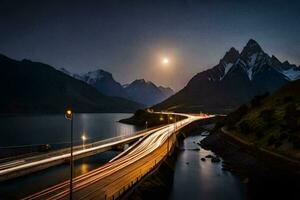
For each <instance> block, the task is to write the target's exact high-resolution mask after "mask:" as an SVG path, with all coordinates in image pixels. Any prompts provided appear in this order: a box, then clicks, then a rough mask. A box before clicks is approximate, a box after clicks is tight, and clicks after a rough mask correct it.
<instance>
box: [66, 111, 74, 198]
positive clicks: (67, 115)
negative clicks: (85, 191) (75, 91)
mask: <svg viewBox="0 0 300 200" xmlns="http://www.w3.org/2000/svg"><path fill="white" fill-rule="evenodd" d="M65 118H66V119H67V120H70V121H71V123H70V124H71V144H70V145H71V156H70V171H71V172H70V200H72V199H73V113H72V110H70V109H69V110H67V111H66V113H65Z"/></svg>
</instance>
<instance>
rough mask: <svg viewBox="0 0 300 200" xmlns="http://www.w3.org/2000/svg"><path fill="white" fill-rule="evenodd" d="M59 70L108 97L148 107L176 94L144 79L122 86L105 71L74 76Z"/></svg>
mask: <svg viewBox="0 0 300 200" xmlns="http://www.w3.org/2000/svg"><path fill="white" fill-rule="evenodd" d="M58 70H60V71H62V72H63V73H65V74H67V75H69V76H72V77H74V78H76V79H78V80H81V81H84V82H86V83H88V84H89V85H91V86H93V87H95V88H96V89H97V90H98V91H99V92H101V93H103V94H105V95H107V96H115V97H122V98H125V99H128V100H131V101H135V102H138V103H141V104H144V105H148V106H151V105H154V104H156V103H159V102H160V101H163V100H164V99H166V98H168V97H169V96H171V95H173V94H174V91H173V90H172V89H171V88H169V87H163V86H157V85H156V84H154V83H153V82H151V81H146V80H144V79H136V80H134V81H132V82H131V83H129V84H125V85H121V84H120V83H119V82H117V81H116V80H115V79H114V78H113V75H112V74H111V73H110V72H107V71H105V70H103V69H97V70H94V71H89V72H87V73H84V74H81V75H79V74H72V73H71V72H69V71H68V70H66V69H64V68H61V69H58ZM141 94H143V95H141Z"/></svg>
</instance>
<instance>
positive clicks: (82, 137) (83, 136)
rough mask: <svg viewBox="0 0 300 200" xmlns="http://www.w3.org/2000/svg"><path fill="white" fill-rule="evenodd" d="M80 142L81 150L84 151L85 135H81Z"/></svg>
mask: <svg viewBox="0 0 300 200" xmlns="http://www.w3.org/2000/svg"><path fill="white" fill-rule="evenodd" d="M81 140H82V149H84V142H85V141H86V136H85V134H83V135H82V136H81Z"/></svg>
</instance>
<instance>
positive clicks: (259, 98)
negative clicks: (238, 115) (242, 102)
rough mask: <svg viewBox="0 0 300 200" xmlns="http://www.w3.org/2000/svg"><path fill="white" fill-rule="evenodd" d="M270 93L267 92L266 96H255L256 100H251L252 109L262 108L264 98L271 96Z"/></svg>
mask: <svg viewBox="0 0 300 200" xmlns="http://www.w3.org/2000/svg"><path fill="white" fill-rule="evenodd" d="M269 95H270V93H269V92H266V93H265V94H263V95H257V96H254V98H253V99H252V100H251V107H252V108H256V107H259V106H261V103H262V100H263V99H264V98H266V97H267V96H269Z"/></svg>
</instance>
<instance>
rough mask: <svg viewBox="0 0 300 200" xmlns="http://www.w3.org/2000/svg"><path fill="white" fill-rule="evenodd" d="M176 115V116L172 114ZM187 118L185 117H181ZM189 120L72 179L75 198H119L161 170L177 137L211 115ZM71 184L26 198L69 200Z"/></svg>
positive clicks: (65, 183)
mask: <svg viewBox="0 0 300 200" xmlns="http://www.w3.org/2000/svg"><path fill="white" fill-rule="evenodd" d="M172 114H173V113H172ZM182 115H184V114H182ZM184 116H186V117H187V118H186V119H183V120H181V121H179V122H175V123H172V124H169V125H165V126H163V127H161V128H159V129H157V130H153V131H152V132H151V133H149V134H146V135H145V136H144V137H143V138H142V139H141V140H138V141H137V142H136V143H135V144H134V145H132V146H131V147H130V148H128V149H127V150H126V151H124V152H123V153H121V154H120V155H119V156H118V157H117V158H115V159H113V160H111V161H110V162H108V163H106V164H104V165H103V166H101V167H99V168H97V169H95V170H93V171H90V172H88V173H86V174H83V175H81V176H78V177H76V178H75V179H74V180H73V184H72V185H73V198H74V199H105V200H106V199H112V200H114V199H116V198H118V197H120V196H122V195H123V194H124V193H125V192H126V191H128V190H129V189H130V188H132V187H133V186H134V185H135V184H136V183H138V182H139V181H140V180H141V179H142V178H143V177H145V176H146V175H147V174H148V173H150V172H151V171H153V170H154V169H155V168H156V167H158V166H159V165H160V164H161V163H162V162H163V161H164V159H165V158H166V157H167V156H168V155H169V152H170V151H171V150H172V148H174V146H175V145H174V144H175V143H176V140H177V135H178V133H179V132H180V130H181V129H182V128H184V127H185V126H187V125H189V124H190V123H192V122H194V121H197V120H200V119H203V118H208V117H210V116H192V115H184ZM69 195H70V181H69V180H68V181H65V182H62V183H60V184H57V185H54V186H52V187H50V188H47V189H45V190H43V191H40V192H38V193H35V194H33V195H30V196H28V197H26V198H25V200H33V199H69Z"/></svg>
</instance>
